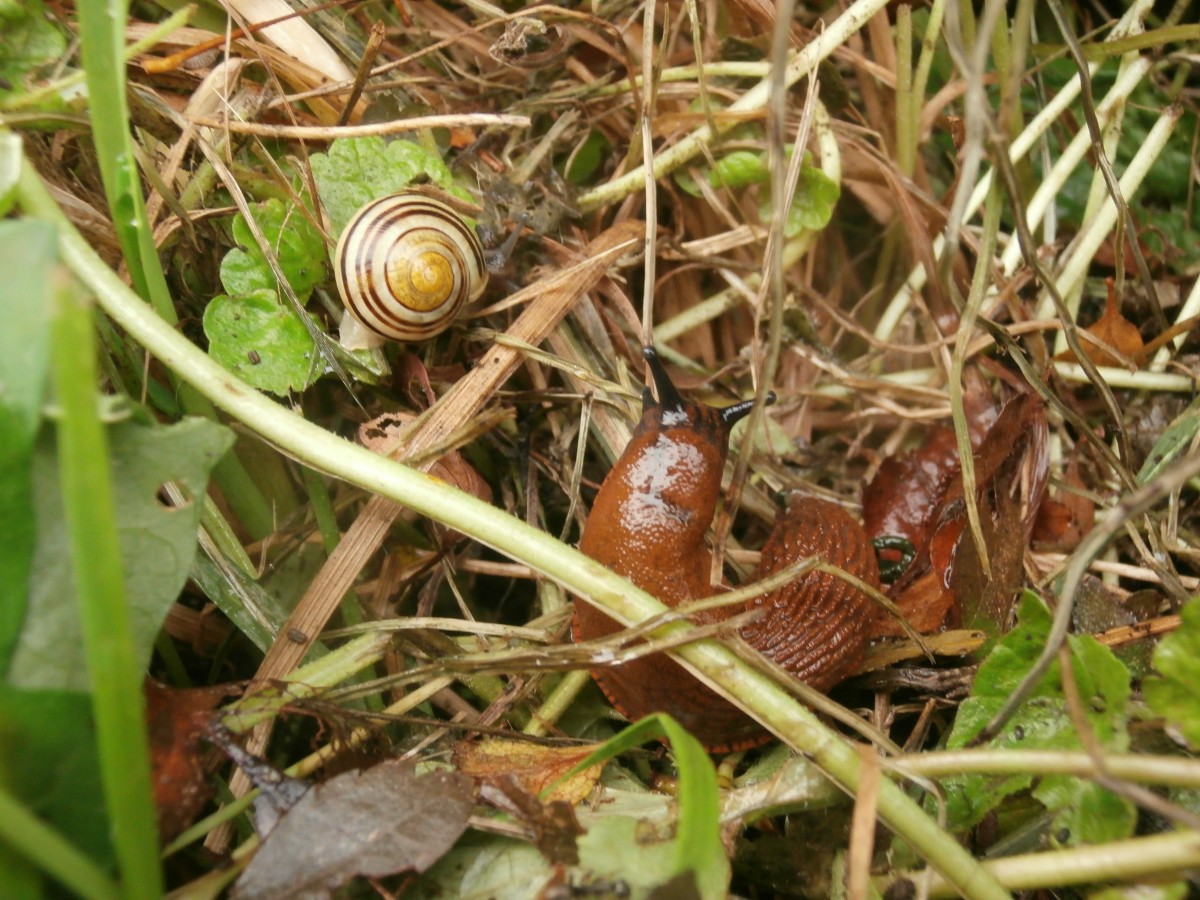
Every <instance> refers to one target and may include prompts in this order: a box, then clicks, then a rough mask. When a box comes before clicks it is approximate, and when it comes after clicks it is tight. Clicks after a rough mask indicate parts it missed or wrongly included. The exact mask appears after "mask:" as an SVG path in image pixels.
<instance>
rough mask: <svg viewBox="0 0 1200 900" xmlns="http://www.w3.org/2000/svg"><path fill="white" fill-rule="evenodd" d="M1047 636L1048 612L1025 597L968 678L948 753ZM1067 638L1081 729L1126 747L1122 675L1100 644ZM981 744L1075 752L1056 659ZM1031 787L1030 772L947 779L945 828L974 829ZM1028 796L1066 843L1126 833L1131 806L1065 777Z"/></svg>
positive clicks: (990, 709)
mask: <svg viewBox="0 0 1200 900" xmlns="http://www.w3.org/2000/svg"><path fill="white" fill-rule="evenodd" d="M1049 631H1050V613H1049V611H1048V610H1047V609H1046V607H1045V606H1044V605H1043V604H1042V602H1041V600H1040V599H1038V597H1037V595H1036V594H1033V593H1031V592H1026V593H1025V594H1024V595H1023V596H1022V599H1021V604H1020V611H1019V623H1018V625H1017V627H1016V628H1015V629H1013V631H1011V632H1010V633H1009V634H1008V635H1006V636H1005V637H1004V638H1003V639H1002V640H1001V641H1000V642H999V643H997V644H996V646H995V647H994V648H993V649H992V652H991V653H990V654H988V657H987V659H985V660H984V662H983V664H982V665H981V666H980V667H979V672H978V674H977V675H976V676H975V683H974V685H973V686H972V689H971V696H970V697H969V698H967V699H966V700H965V701H963V703H962V705H961V706H960V707H959V710H958V715H957V716H956V718H955V721H954V728H953V730H952V731H951V733H950V737H949V739H948V740H947V747H948V748H949V749H958V748H961V747H964V746H966V745H967V744H968V743H970V742H971V741H972V740H973V739H974V738H975V736H976V735H977V734H979V732H980V731H981V730H982V729H983V727H984V726H985V725H986V724H987V723H988V722H989V721H990V720H991V718H992V717H993V716H994V715H995V714H996V713H997V712H998V711H999V710H1000V708H1001V707H1002V706H1003V705H1004V703H1005V702H1006V701H1007V699H1008V697H1009V696H1010V695H1011V694H1012V692H1013V691H1014V690H1015V689H1016V687H1017V685H1018V684H1019V683H1020V682H1021V680H1022V679H1023V678H1024V677H1025V674H1026V673H1027V672H1028V671H1029V670H1030V669H1031V668H1032V666H1033V663H1034V662H1035V661H1036V660H1037V658H1038V656H1039V655H1040V654H1041V651H1042V648H1043V647H1044V646H1045V643H1046V638H1047V635H1048V634H1049ZM1068 641H1069V648H1070V651H1071V671H1072V672H1073V674H1074V676H1075V682H1076V686H1077V687H1078V689H1079V694H1080V697H1081V698H1082V701H1083V704H1084V712H1085V715H1086V717H1087V720H1088V724H1089V726H1090V727H1091V729H1092V731H1093V732H1094V734H1095V735H1096V738H1097V740H1098V741H1099V742H1100V744H1101V745H1102V746H1104V747H1105V748H1106V749H1108V750H1111V751H1114V752H1122V751H1124V750H1126V749H1127V748H1128V746H1129V735H1128V732H1127V730H1126V721H1127V711H1128V705H1129V696H1130V687H1129V671H1128V670H1127V669H1126V668H1125V666H1124V665H1123V664H1122V663H1121V662H1120V660H1118V659H1117V658H1116V657H1115V656H1114V655H1113V654H1112V652H1111V651H1110V650H1109V649H1108V648H1107V647H1104V646H1103V645H1101V644H1099V643H1097V642H1096V641H1095V640H1094V639H1092V638H1091V637H1088V636H1086V635H1085V636H1082V637H1071V638H1069V639H1068ZM987 746H988V747H990V748H993V749H1014V750H1016V749H1022V750H1078V749H1082V744H1081V743H1080V740H1079V735H1078V734H1077V732H1076V729H1075V726H1074V724H1073V723H1072V721H1071V716H1070V713H1069V711H1068V708H1067V701H1066V699H1065V697H1064V696H1063V693H1062V673H1061V670H1060V668H1059V664H1058V663H1057V662H1056V663H1055V664H1054V665H1053V666H1052V667H1051V669H1050V671H1049V672H1047V673H1046V675H1045V677H1044V678H1043V679H1042V680H1041V681H1040V682H1039V683H1038V685H1037V687H1036V688H1035V689H1034V691H1033V693H1032V695H1031V696H1030V698H1029V699H1028V700H1027V701H1026V702H1025V703H1024V704H1023V705H1022V706H1021V707H1020V708H1019V709H1018V710H1017V712H1016V714H1015V715H1014V716H1013V717H1012V719H1011V720H1010V721H1009V723H1008V725H1007V726H1006V727H1005V729H1004V731H1003V732H1001V733H1000V734H999V735H997V736H996V737H995V738H994V739H993V740H992V741H991V742H990V743H989V744H988V745H987ZM1060 782H1061V783H1060ZM1032 783H1033V777H1032V776H1031V775H1012V776H1002V777H989V776H983V775H967V776H961V777H957V778H951V779H948V780H947V781H946V783H945V785H944V787H945V790H946V798H947V812H948V814H949V819H950V827H951V828H952V829H961V828H966V827H969V826H971V825H974V824H975V823H976V822H978V821H979V820H980V819H982V818H983V816H984V815H986V814H987V813H988V812H989V811H991V810H992V809H994V808H995V807H996V805H997V804H998V803H1000V801H1001V800H1003V799H1004V798H1005V797H1007V796H1009V795H1010V794H1013V793H1015V792H1017V791H1020V790H1024V789H1025V788H1028V787H1029V786H1030V785H1031V784H1032ZM1034 796H1035V797H1036V798H1037V799H1038V800H1039V801H1041V802H1042V803H1043V804H1044V805H1045V806H1046V808H1047V809H1048V810H1050V811H1051V812H1053V813H1054V814H1055V822H1056V823H1058V824H1059V827H1060V828H1066V829H1067V831H1068V834H1067V841H1068V842H1071V843H1075V842H1078V841H1082V840H1113V839H1117V838H1121V837H1128V836H1129V835H1130V834H1132V831H1133V825H1134V810H1133V807H1132V806H1131V805H1130V804H1129V803H1128V802H1127V801H1125V800H1123V799H1121V798H1118V797H1116V796H1115V795H1112V794H1110V793H1109V792H1108V791H1104V790H1103V789H1102V788H1099V787H1096V786H1095V785H1093V784H1090V783H1082V782H1080V781H1079V780H1078V779H1073V778H1061V779H1045V780H1043V781H1042V782H1041V783H1040V784H1039V786H1038V788H1037V790H1036V791H1035V792H1034ZM1099 808H1103V809H1105V810H1106V815H1107V818H1106V820H1105V821H1103V822H1098V821H1093V820H1092V819H1091V818H1090V813H1089V810H1091V811H1094V810H1096V809H1099Z"/></svg>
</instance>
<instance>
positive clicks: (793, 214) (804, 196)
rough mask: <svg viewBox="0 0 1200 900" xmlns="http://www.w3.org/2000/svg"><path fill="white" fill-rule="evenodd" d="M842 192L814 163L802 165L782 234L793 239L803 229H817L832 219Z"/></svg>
mask: <svg viewBox="0 0 1200 900" xmlns="http://www.w3.org/2000/svg"><path fill="white" fill-rule="evenodd" d="M841 195H842V189H841V187H840V186H839V185H838V183H837V182H836V181H834V180H833V179H832V178H830V177H829V176H828V175H826V174H825V173H824V172H822V171H821V170H820V169H818V168H817V167H816V166H804V167H803V168H802V169H801V170H800V183H799V184H798V185H797V186H796V196H795V197H793V198H792V206H791V208H790V209H789V210H788V216H787V222H785V223H784V226H783V233H784V236H785V237H789V238H793V237H795V236H796V235H798V234H800V232H802V231H804V230H805V229H807V230H809V231H820V230H821V229H822V228H824V227H825V226H826V225H828V224H829V220H830V219H832V218H833V209H834V207H835V206H837V202H838V198H839V197H841Z"/></svg>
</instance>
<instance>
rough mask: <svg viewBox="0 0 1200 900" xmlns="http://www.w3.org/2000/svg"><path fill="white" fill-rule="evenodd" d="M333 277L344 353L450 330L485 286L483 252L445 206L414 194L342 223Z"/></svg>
mask: <svg viewBox="0 0 1200 900" xmlns="http://www.w3.org/2000/svg"><path fill="white" fill-rule="evenodd" d="M334 277H335V279H336V280H337V288H338V293H339V294H340V295H341V298H342V303H343V304H345V306H346V311H347V313H348V314H349V315H347V316H345V317H343V321H342V329H341V331H342V333H341V343H342V346H344V347H345V348H346V349H348V350H358V349H362V348H364V347H377V346H380V345H381V344H382V343H383V342H384V341H385V340H391V341H423V340H428V339H429V338H431V337H433V336H434V335H436V334H439V333H441V332H442V331H445V330H446V329H447V328H449V327H450V324H451V322H453V321H454V319H455V318H456V317H457V316H458V314H459V311H460V310H461V309H462V307H463V306H464V305H465V304H466V303H467V302H469V301H471V300H474V299H476V298H477V297H478V296H479V295H480V294H481V293H483V290H484V288H485V287H486V286H487V280H488V272H487V267H486V265H485V262H484V253H483V246H482V245H481V244H480V242H479V238H478V237H477V236H476V234H475V232H474V230H473V229H472V228H471V227H470V226H469V225H468V224H467V223H466V222H465V221H464V220H463V219H462V217H461V216H459V215H458V213H456V212H455V211H454V210H453V209H451V208H450V207H449V206H447V205H446V204H444V203H441V202H439V201H437V200H434V199H432V198H430V197H426V196H424V195H423V194H417V193H401V194H392V195H390V196H387V197H381V198H379V199H378V200H373V201H371V202H370V203H368V204H367V205H366V206H364V207H363V208H362V209H360V210H359V211H358V212H357V213H355V215H354V218H352V219H351V220H350V222H349V223H347V225H346V228H345V230H344V231H343V232H342V236H341V238H340V239H339V240H338V244H337V249H336V250H335V251H334Z"/></svg>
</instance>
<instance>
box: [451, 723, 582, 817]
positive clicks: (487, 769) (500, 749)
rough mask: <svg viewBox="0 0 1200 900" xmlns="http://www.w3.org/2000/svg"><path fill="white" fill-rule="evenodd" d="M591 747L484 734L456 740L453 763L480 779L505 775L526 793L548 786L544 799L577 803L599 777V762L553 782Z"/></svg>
mask: <svg viewBox="0 0 1200 900" xmlns="http://www.w3.org/2000/svg"><path fill="white" fill-rule="evenodd" d="M595 749H596V745H594V744H587V745H584V746H582V747H544V746H542V745H540V744H533V743H530V742H529V741H510V740H504V739H503V738H484V739H483V740H481V741H462V742H461V743H459V744H456V745H455V747H454V763H455V765H456V766H457V767H458V770H459V771H460V772H463V773H464V774H467V775H471V776H473V777H475V778H478V779H481V780H485V779H489V778H496V777H498V776H509V777H511V778H512V779H513V780H514V781H515V782H516V783H517V784H518V785H519V786H520V787H521V788H522V789H523V790H525V791H527V792H529V793H530V794H540V793H541V792H542V791H544V790H545V789H546V788H551V790H550V793H549V794H548V795H547V797H546V799H547V800H565V801H567V802H568V803H579V802H581V801H582V800H583V798H584V797H586V796H587V795H588V794H589V793H591V790H592V788H594V787H595V786H596V782H597V781H598V780H599V779H600V769H601V768H602V767H601V766H600V765H599V764H597V765H594V766H589V767H588V768H586V769H584V770H583V771H582V772H580V773H578V774H576V775H572V776H571V777H570V778H567V779H566V780H565V781H562V782H561V783H557V784H556V782H558V780H559V779H560V778H562V777H563V776H564V775H566V774H567V773H568V772H569V771H571V769H573V768H574V767H575V766H577V765H578V764H579V763H580V762H582V761H583V760H584V759H585V758H587V755H588V754H589V753H591V752H592V751H593V750H595Z"/></svg>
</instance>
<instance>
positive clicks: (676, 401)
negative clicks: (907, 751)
mask: <svg viewBox="0 0 1200 900" xmlns="http://www.w3.org/2000/svg"><path fill="white" fill-rule="evenodd" d="M645 356H646V362H647V364H648V366H649V368H650V372H651V374H652V376H653V379H654V385H655V388H656V389H657V392H658V399H657V400H654V398H653V397H652V396H651V394H650V392H649V391H646V392H645V394H644V396H643V411H642V420H641V422H640V423H639V425H638V426H637V429H636V430H635V431H634V434H633V438H632V439H631V440H630V442H629V445H628V446H627V447H626V448H625V452H624V453H622V454H621V458H620V459H619V460H617V463H616V465H615V466H614V467H613V469H612V471H611V472H609V474H608V477H607V478H605V480H604V484H603V485H602V486H601V487H600V491H599V493H598V494H597V495H596V500H595V503H593V505H592V512H591V515H590V516H589V517H588V521H587V526H586V527H585V528H584V532H583V536H582V538H581V540H580V543H579V549H580V550H582V551H583V552H584V553H586V554H587V555H588V556H590V557H591V558H592V559H594V560H596V561H597V562H599V563H601V564H603V565H604V566H606V567H608V568H609V569H612V570H613V571H614V572H617V573H619V574H621V575H624V576H625V577H626V578H628V579H629V580H630V581H632V582H633V583H634V584H636V585H638V587H640V588H642V589H643V590H645V591H646V592H647V593H649V594H651V595H653V596H655V597H657V598H658V599H659V600H661V601H662V602H663V603H665V604H667V605H668V606H678V605H679V604H681V603H685V602H687V601H690V600H698V599H701V598H703V597H708V596H711V595H712V594H714V593H715V591H714V589H713V588H712V586H711V585H710V583H709V570H710V560H711V557H712V552H711V550H710V549H709V548H708V546H707V545H706V544H705V540H704V537H705V533H706V532H707V531H708V527H709V525H710V524H711V522H712V518H713V514H714V513H715V511H716V506H717V498H718V496H719V494H720V489H721V473H722V471H723V469H724V465H725V456H726V453H727V451H728V447H729V433H730V430H731V429H732V428H733V425H734V423H735V422H737V421H738V420H739V419H741V418H742V417H743V416H745V415H746V414H747V413H748V412H749V411H750V409H751V407H752V404H751V403H749V402H747V403H739V404H737V405H735V406H729V407H725V408H724V409H716V408H714V407H711V406H705V405H703V404H700V403H693V402H690V401H687V400H684V399H683V398H682V397H681V396H680V394H679V392H678V391H677V390H676V388H675V386H674V384H672V383H671V380H670V379H669V378H668V377H667V374H666V372H665V370H664V369H663V367H662V364H661V363H660V362H659V360H658V357H657V355H656V354H655V353H654V351H653V350H652V349H651V348H646V350H645ZM810 556H816V557H819V558H821V559H824V560H826V561H828V562H830V563H833V564H834V565H836V566H839V567H840V568H842V569H844V570H846V571H847V572H850V573H851V574H853V575H855V576H857V577H858V578H859V579H861V580H862V581H864V582H866V583H867V584H869V585H871V586H873V587H878V586H879V569H878V565H877V563H876V561H875V553H874V548H873V547H872V545H871V542H870V540H869V539H868V538H867V536H866V533H865V532H864V531H863V528H862V526H861V525H859V524H858V522H857V521H855V520H854V518H853V517H851V516H850V514H849V513H847V512H846V511H845V510H844V509H842V507H840V506H838V505H837V504H834V503H830V502H828V501H825V500H819V499H815V498H811V497H799V498H793V499H792V500H791V501H790V502H789V503H788V506H787V509H785V510H783V511H781V512H780V513H779V516H778V518H777V519H776V522H775V528H774V530H773V531H772V533H771V536H770V537H769V538H768V539H767V543H766V545H765V546H764V547H763V552H762V561H761V562H760V563H759V567H758V570H757V571H756V573H755V578H756V579H761V578H765V577H767V576H769V575H771V574H773V573H775V572H778V571H779V570H781V569H783V568H785V567H787V566H789V565H791V564H792V563H794V562H797V561H798V560H800V559H803V558H805V557H810ZM745 609H763V610H764V613H763V614H762V615H761V616H760V617H759V618H758V619H756V620H755V621H753V622H751V623H749V624H748V625H746V626H744V627H743V628H741V630H740V632H739V633H740V634H741V636H742V638H744V639H745V640H746V641H747V643H749V644H750V645H751V646H753V647H754V648H756V649H757V650H759V651H760V652H761V653H763V654H764V655H765V656H767V657H769V658H770V659H772V660H773V661H774V662H775V663H777V664H778V665H780V666H782V667H783V668H784V669H786V670H787V671H789V672H790V673H792V674H793V675H795V676H796V677H797V678H799V679H800V680H802V681H804V682H806V683H807V684H809V685H811V686H812V687H814V688H817V689H818V690H828V689H829V688H831V687H832V686H833V685H835V684H837V683H838V682H839V681H841V680H842V679H844V678H846V677H847V676H849V675H851V674H853V673H854V671H855V670H856V669H857V667H858V664H859V662H860V661H861V658H862V654H863V650H864V649H865V647H866V644H867V641H868V640H869V638H870V636H871V631H872V626H873V625H874V622H875V617H876V608H875V605H874V604H873V602H872V601H871V599H870V598H869V597H867V596H866V595H865V594H863V593H862V592H861V591H859V590H857V589H856V588H853V587H851V586H850V585H849V584H848V583H847V582H845V581H844V580H842V579H840V578H838V577H836V576H834V575H830V574H827V573H824V572H816V571H814V572H808V573H806V574H804V575H802V576H800V577H799V578H797V579H795V580H794V581H792V582H790V583H788V584H787V585H785V586H784V587H782V588H779V589H777V590H775V591H772V592H770V593H766V594H763V595H760V596H759V597H756V598H755V599H753V600H751V601H750V603H749V604H748V605H747V607H744V608H741V609H739V608H736V607H735V608H729V607H725V608H722V609H717V610H709V611H705V612H702V613H698V614H696V615H695V616H693V617H692V619H693V621H695V622H697V623H699V624H707V623H712V622H719V621H721V620H723V619H726V618H728V617H729V616H731V615H733V614H734V613H736V612H741V611H744V610H745ZM620 628H621V626H620V625H619V624H618V623H617V622H615V621H614V620H613V619H611V618H610V617H609V616H607V615H605V614H604V613H602V612H600V611H599V610H597V609H596V608H595V607H593V606H591V605H590V604H588V603H585V602H582V601H576V603H575V620H574V627H573V631H574V636H575V639H576V640H589V639H592V638H598V637H603V636H605V635H609V634H612V633H614V632H616V631H618V630H620ZM592 677H593V678H595V680H596V682H597V684H599V685H600V687H601V689H602V690H603V691H604V693H605V694H606V695H607V696H608V698H609V700H610V701H611V702H612V704H613V706H615V707H616V708H617V709H618V710H619V711H620V712H621V713H622V714H624V715H625V716H626V717H628V718H630V719H636V718H640V717H641V716H644V715H648V714H650V713H653V712H666V713H669V714H671V715H672V716H674V717H675V718H676V719H678V720H679V722H680V723H681V724H682V725H683V726H684V727H685V728H687V729H688V731H690V732H691V733H692V734H693V735H695V736H696V737H697V738H698V739H699V740H700V741H701V743H703V744H704V745H705V747H707V748H708V749H709V750H711V751H713V752H722V751H729V750H735V749H742V748H746V747H751V746H755V745H756V744H759V743H762V742H763V741H764V740H765V739H766V738H767V734H766V732H765V731H764V730H763V729H762V727H761V726H760V725H759V724H758V723H757V722H755V721H753V720H752V719H750V718H749V717H748V716H747V715H745V713H743V712H742V711H741V710H739V709H737V707H735V706H734V705H733V704H731V703H729V702H727V701H725V700H724V699H722V698H720V697H718V696H717V695H716V694H715V693H713V692H712V691H711V690H710V689H709V688H707V687H705V686H704V685H702V684H701V683H700V682H699V681H697V680H696V679H695V678H694V677H693V676H692V675H690V674H689V673H688V672H687V671H685V670H684V669H683V667H682V666H680V665H679V664H678V663H676V662H674V661H673V660H671V659H670V658H668V657H667V656H666V654H662V653H659V654H653V655H651V656H647V657H643V658H640V659H636V660H632V661H630V662H627V663H623V664H621V665H619V666H614V667H612V668H605V669H597V670H595V671H593V672H592Z"/></svg>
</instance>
